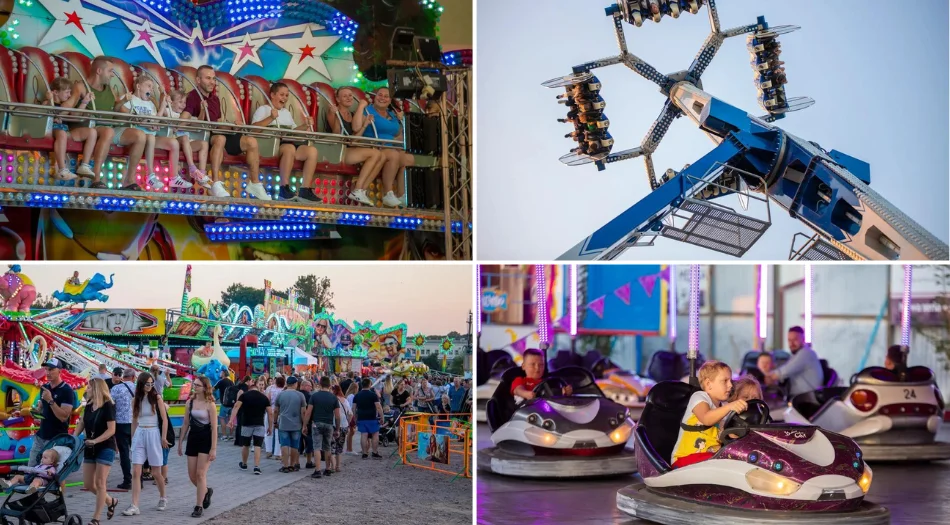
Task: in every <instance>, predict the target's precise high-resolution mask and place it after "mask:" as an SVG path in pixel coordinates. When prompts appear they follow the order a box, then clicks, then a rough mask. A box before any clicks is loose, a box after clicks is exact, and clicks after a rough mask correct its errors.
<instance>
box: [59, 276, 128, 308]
mask: <svg viewBox="0 0 950 525" xmlns="http://www.w3.org/2000/svg"><path fill="white" fill-rule="evenodd" d="M114 276H115V274H112V275H110V276H109V281H108V282H106V278H105V276H103V275H102V274H101V273H97V274H95V275H93V276H92V278H91V279H86V280H85V282H83V283H82V284H75V282H74V281H73V280H72V279H70V280H68V281H66V284H64V285H63V291H62V292H60V291H55V292H53V297H54V298H56V300H58V301H62V302H64V303H86V302H89V301H102V302H106V301H108V300H109V296H108V295H105V294H103V293H101V292H102V290H106V289H108V288H112V284H113V281H112V277H114Z"/></svg>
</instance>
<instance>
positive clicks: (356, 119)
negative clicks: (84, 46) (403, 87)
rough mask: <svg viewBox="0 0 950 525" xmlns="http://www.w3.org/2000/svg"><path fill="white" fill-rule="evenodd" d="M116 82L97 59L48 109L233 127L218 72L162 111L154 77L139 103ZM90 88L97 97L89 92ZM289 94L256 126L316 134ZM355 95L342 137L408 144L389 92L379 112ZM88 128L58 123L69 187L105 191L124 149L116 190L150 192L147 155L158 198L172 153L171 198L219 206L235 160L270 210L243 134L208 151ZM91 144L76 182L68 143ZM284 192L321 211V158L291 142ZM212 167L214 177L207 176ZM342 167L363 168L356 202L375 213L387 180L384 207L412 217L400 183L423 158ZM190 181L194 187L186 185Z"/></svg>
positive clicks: (352, 152) (386, 153)
mask: <svg viewBox="0 0 950 525" xmlns="http://www.w3.org/2000/svg"><path fill="white" fill-rule="evenodd" d="M114 75H115V68H114V64H113V62H112V61H111V60H110V59H109V58H106V57H97V58H95V59H94V60H93V61H92V64H91V67H90V74H89V75H88V76H87V77H86V82H85V83H83V82H80V81H76V82H73V83H70V82H69V80H68V79H66V78H65V77H59V78H56V79H54V80H53V82H52V83H51V84H50V91H49V93H47V95H46V97H45V99H44V100H42V101H41V102H44V103H46V104H50V105H54V106H57V107H63V108H79V109H87V108H88V109H95V110H97V111H111V112H116V113H127V114H135V115H141V116H149V115H160V116H164V117H170V118H178V119H182V120H189V119H198V120H206V121H209V122H227V120H226V118H225V116H224V115H223V112H222V108H221V100H220V99H219V98H218V96H217V91H216V87H217V82H216V80H215V71H214V68H212V67H211V66H201V67H199V68H198V71H197V77H196V81H195V86H196V89H194V90H192V91H191V92H189V93H188V94H185V93H184V92H182V91H177V90H176V91H171V92H170V93H167V94H163V95H162V97H161V102H160V104H159V107H158V108H156V107H155V104H154V102H152V100H151V97H150V94H151V93H153V92H154V91H153V90H154V89H156V88H157V86H155V85H154V82H153V81H152V79H151V78H150V77H148V76H147V75H144V74H142V75H139V76H138V77H137V78H136V79H135V82H134V84H133V89H132V92H131V93H125V94H123V95H120V94H118V93H117V92H116V91H115V90H114V89H113V88H112V86H111V85H110V81H111V79H112V77H113V76H114ZM86 85H88V86H89V89H88V90H87V89H86ZM289 96H290V90H289V88H288V87H287V85H286V84H284V83H281V82H277V83H274V84H273V85H272V86H271V87H270V92H269V97H268V98H269V99H270V100H269V102H270V103H269V105H264V106H261V107H259V108H257V110H256V111H255V112H254V114H253V117H252V118H251V124H252V125H254V126H262V127H277V128H284V129H295V130H313V129H314V122H313V119H312V118H311V117H310V116H307V117H305V118H304V122H301V123H297V122H296V121H295V120H294V118H293V116H292V115H291V113H290V111H289V109H288V108H287V101H288V98H289ZM357 98H358V97H357V96H356V93H355V91H354V89H352V88H347V87H343V88H340V89H338V90H337V93H336V99H337V104H338V105H331V107H330V111H329V112H328V115H327V122H328V124H329V126H330V128H331V130H332V131H333V132H334V133H337V134H345V135H352V136H366V137H371V138H379V139H388V140H397V141H398V140H400V139H402V137H403V114H402V113H401V112H399V111H398V110H395V109H393V108H391V107H390V103H391V102H392V100H391V98H390V95H389V90H388V89H387V88H379V89H378V90H376V92H375V96H374V98H373V102H372V104H370V103H369V102H367V101H366V100H365V99H362V98H360V99H359V100H357ZM87 120H88V118H83V117H80V116H79V115H70V114H69V113H65V114H61V115H59V116H58V117H56V118H55V119H54V125H53V132H52V134H53V139H54V147H53V149H54V160H55V162H56V165H57V166H56V169H55V170H54V174H55V177H57V178H59V179H61V180H74V179H76V178H77V177H84V178H89V179H91V186H90V187H92V188H106V187H107V186H106V184H105V183H104V182H103V181H102V180H101V174H102V164H103V162H104V161H105V159H106V157H108V155H109V148H110V147H111V146H112V145H113V144H115V145H118V146H123V147H125V148H126V152H127V154H128V157H129V163H128V165H127V167H126V168H125V170H124V173H121V174H119V178H118V180H117V181H116V187H117V188H119V189H121V190H127V191H143V188H141V187H140V186H139V185H138V184H136V183H135V170H136V169H137V166H138V165H139V162H140V161H141V160H142V157H143V155H144V157H145V159H146V162H147V165H148V168H147V169H148V172H147V173H148V174H147V181H148V183H149V185H150V186H151V188H152V189H154V190H161V189H163V188H164V183H163V181H162V179H161V178H160V177H159V176H158V175H157V174H156V173H154V171H153V170H154V169H155V162H154V153H155V148H158V149H163V150H167V151H168V152H169V168H170V171H171V172H172V173H175V176H174V178H172V180H170V181H168V184H169V185H170V187H171V188H174V189H188V188H191V187H192V186H193V184H198V185H201V186H203V187H205V188H207V189H208V190H210V192H211V194H212V195H213V196H215V197H229V196H230V194H229V193H228V190H227V189H226V187H225V185H224V183H223V182H222V181H221V180H219V176H220V175H219V174H220V172H221V164H222V163H223V160H224V154H225V152H226V153H228V154H229V155H243V156H244V157H245V160H246V163H247V166H248V175H249V178H250V181H249V182H248V184H247V186H246V191H247V193H248V194H250V195H252V196H253V197H255V198H257V199H260V200H271V195H270V194H269V193H268V192H267V190H266V188H265V186H264V184H263V182H262V180H261V176H260V151H259V148H258V143H257V139H256V138H254V137H252V136H249V135H244V134H241V133H238V132H233V133H231V132H224V133H213V134H212V135H211V139H210V144H209V142H205V141H200V140H191V137H190V135H189V133H188V132H187V131H181V130H177V131H176V132H175V137H174V138H171V137H158V136H157V131H158V128H157V127H155V126H154V125H153V126H150V125H148V123H147V122H146V123H142V124H136V125H134V126H114V125H112V124H104V123H100V122H97V123H96V124H95V127H94V128H90V127H84V126H83V124H84V121H87ZM68 139H72V140H74V141H79V142H82V143H83V150H82V162H81V164H79V165H78V166H77V168H76V171H75V172H73V171H72V170H70V168H69V165H68V164H67V162H66V149H67V140H68ZM195 152H197V153H198V162H197V164H195V162H194V153H195ZM179 153H184V157H185V162H186V164H187V171H186V176H182V172H181V171H180V169H179V168H180V166H179V158H180V157H179ZM278 155H279V158H280V162H279V172H280V187H279V190H278V195H279V198H281V199H284V200H296V199H303V200H307V201H312V202H319V201H320V198H319V197H318V196H317V195H316V193H315V192H314V191H313V188H312V184H313V179H314V172H315V170H316V166H317V149H316V148H315V147H313V146H310V145H308V144H307V143H306V142H305V141H300V142H297V141H293V140H285V141H282V142H281V145H280V149H279V154H278ZM209 160H210V163H211V176H210V177H209V175H208V173H207V171H206V168H207V163H208V161H209ZM296 161H301V162H302V163H303V170H302V172H303V173H302V174H303V177H302V179H303V185H302V187H301V188H300V190H299V192H296V193H295V192H294V191H292V190H291V187H290V184H289V179H290V174H291V172H292V171H293V166H294V162H296ZM343 162H344V163H345V164H348V165H354V166H356V165H362V166H361V168H360V171H359V176H358V178H357V180H356V184H355V185H354V188H353V190H352V191H351V192H350V194H349V195H348V197H349V198H350V199H353V200H355V201H358V202H360V203H363V204H366V205H368V206H373V205H374V202H373V201H372V200H371V199H370V198H369V196H368V195H367V193H366V192H367V189H368V188H369V186H370V184H371V183H372V182H373V181H374V180H376V179H377V178H378V177H380V175H381V176H382V187H383V199H382V200H383V204H385V205H386V206H389V207H400V206H402V207H405V206H407V203H406V188H405V181H404V179H403V178H402V177H398V175H399V174H400V173H401V172H402V170H403V169H405V168H406V167H409V166H412V165H413V164H414V157H413V156H412V155H411V154H409V153H406V152H405V151H403V150H402V149H393V148H372V147H347V148H346V153H345V157H344V159H343ZM186 177H187V178H186Z"/></svg>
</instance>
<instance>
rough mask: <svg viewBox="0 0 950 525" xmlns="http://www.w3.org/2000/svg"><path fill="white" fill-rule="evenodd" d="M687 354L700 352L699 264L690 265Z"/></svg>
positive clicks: (694, 355) (690, 355)
mask: <svg viewBox="0 0 950 525" xmlns="http://www.w3.org/2000/svg"><path fill="white" fill-rule="evenodd" d="M687 351H688V353H687V356H688V357H689V358H690V359H695V358H696V356H697V354H699V265H698V264H692V265H690V267H689V348H688V349H687Z"/></svg>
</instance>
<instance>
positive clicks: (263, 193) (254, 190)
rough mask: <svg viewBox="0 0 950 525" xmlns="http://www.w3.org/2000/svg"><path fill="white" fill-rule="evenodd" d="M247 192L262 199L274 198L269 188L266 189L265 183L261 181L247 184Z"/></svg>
mask: <svg viewBox="0 0 950 525" xmlns="http://www.w3.org/2000/svg"><path fill="white" fill-rule="evenodd" d="M246 191H247V194H248V195H251V196H252V197H255V198H257V199H260V200H262V201H269V200H272V199H271V196H270V195H268V194H267V190H265V189H264V185H263V184H262V183H260V182H250V183H248V185H247V190H246Z"/></svg>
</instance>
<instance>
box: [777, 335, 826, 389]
mask: <svg viewBox="0 0 950 525" xmlns="http://www.w3.org/2000/svg"><path fill="white" fill-rule="evenodd" d="M788 349H789V351H790V352H792V357H791V358H790V359H789V360H788V361H787V362H786V363H785V364H784V365H782V366H780V367H778V368H776V369H775V370H773V371H772V372H770V373H769V374H768V375H767V376H765V383H766V384H767V385H774V384H777V383H779V382H780V381H784V380H785V379H788V393H789V395H790V396H797V395H798V394H804V393H806V392H814V391H815V390H818V389H819V388H821V387H822V386H823V385H822V379H823V377H824V373H823V372H822V369H821V361H820V360H819V358H818V354H817V353H816V352H815V351H814V350H813V349H812V348H811V345H810V344H809V345H808V346H805V330H803V329H802V327H800V326H793V327H791V328H790V329H789V330H788Z"/></svg>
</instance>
